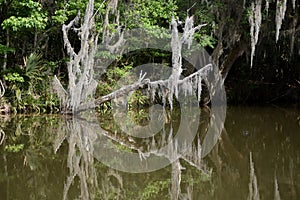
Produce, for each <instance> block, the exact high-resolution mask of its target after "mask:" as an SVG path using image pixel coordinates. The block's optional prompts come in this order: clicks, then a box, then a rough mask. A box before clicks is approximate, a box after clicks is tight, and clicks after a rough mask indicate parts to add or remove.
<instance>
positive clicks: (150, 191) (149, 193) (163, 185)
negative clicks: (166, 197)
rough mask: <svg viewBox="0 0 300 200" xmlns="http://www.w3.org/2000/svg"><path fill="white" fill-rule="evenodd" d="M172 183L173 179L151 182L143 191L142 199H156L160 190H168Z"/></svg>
mask: <svg viewBox="0 0 300 200" xmlns="http://www.w3.org/2000/svg"><path fill="white" fill-rule="evenodd" d="M170 185H171V180H170V179H166V180H160V181H155V182H150V183H149V184H148V185H147V187H146V188H145V189H144V191H143V193H142V195H141V196H142V199H143V200H147V199H154V198H155V197H156V196H157V195H158V194H159V193H160V192H162V191H163V190H166V189H168V188H169V186H170Z"/></svg>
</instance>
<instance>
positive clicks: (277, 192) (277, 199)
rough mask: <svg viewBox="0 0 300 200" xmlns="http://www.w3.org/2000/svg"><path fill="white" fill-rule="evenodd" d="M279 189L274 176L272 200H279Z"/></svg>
mask: <svg viewBox="0 0 300 200" xmlns="http://www.w3.org/2000/svg"><path fill="white" fill-rule="evenodd" d="M280 199H281V198H280V194H279V187H278V182H277V176H276V174H275V176H274V200H280Z"/></svg>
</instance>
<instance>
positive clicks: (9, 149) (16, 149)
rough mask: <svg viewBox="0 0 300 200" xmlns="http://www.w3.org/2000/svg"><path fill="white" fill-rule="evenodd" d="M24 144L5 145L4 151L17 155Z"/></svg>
mask: <svg viewBox="0 0 300 200" xmlns="http://www.w3.org/2000/svg"><path fill="white" fill-rule="evenodd" d="M23 148H24V144H12V145H6V146H5V151H7V152H12V153H18V152H20V151H21V150H23Z"/></svg>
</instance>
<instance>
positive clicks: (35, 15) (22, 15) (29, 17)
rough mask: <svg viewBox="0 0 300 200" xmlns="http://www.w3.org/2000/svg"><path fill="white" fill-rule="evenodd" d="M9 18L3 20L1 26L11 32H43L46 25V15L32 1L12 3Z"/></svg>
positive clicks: (36, 3) (40, 6) (38, 5)
mask: <svg viewBox="0 0 300 200" xmlns="http://www.w3.org/2000/svg"><path fill="white" fill-rule="evenodd" d="M13 4H14V5H13V8H12V11H13V12H12V13H11V16H10V17H9V18H7V19H5V20H4V21H3V22H2V24H1V26H2V27H3V28H4V29H11V30H13V31H20V30H28V29H34V30H43V29H45V28H46V25H47V21H48V18H47V13H45V12H44V11H43V10H42V5H41V4H40V3H39V2H35V1H33V0H29V1H24V0H23V1H13Z"/></svg>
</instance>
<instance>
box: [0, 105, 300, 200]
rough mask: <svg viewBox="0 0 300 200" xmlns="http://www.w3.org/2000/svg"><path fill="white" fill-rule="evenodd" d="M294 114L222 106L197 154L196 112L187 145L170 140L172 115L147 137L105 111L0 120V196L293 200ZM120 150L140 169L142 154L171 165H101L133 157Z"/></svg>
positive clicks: (297, 137)
mask: <svg viewBox="0 0 300 200" xmlns="http://www.w3.org/2000/svg"><path fill="white" fill-rule="evenodd" d="M173 115H174V117H176V115H177V114H176V112H174V113H173ZM299 115H300V111H299V110H295V109H280V108H271V107H268V108H259V107H235V108H229V109H228V111H227V118H226V122H225V128H224V130H223V132H222V134H221V136H220V138H219V140H218V143H217V145H216V146H215V147H214V148H213V149H212V151H211V152H210V153H209V154H208V156H206V157H205V158H204V159H201V149H202V148H201V144H200V143H201V142H200V141H203V139H204V137H205V133H206V131H207V129H208V123H209V121H210V116H209V113H208V112H205V111H204V110H203V111H202V113H201V120H200V123H199V133H198V135H197V136H196V137H195V139H194V141H193V143H192V144H190V145H187V144H185V143H184V142H178V141H176V140H171V139H172V138H174V134H173V132H176V130H177V129H178V128H179V127H176V124H178V123H179V122H180V120H181V119H179V117H178V118H177V119H176V118H174V117H173V116H172V119H174V120H172V122H168V123H167V124H169V125H167V126H166V127H165V129H164V130H162V131H161V133H160V134H158V135H156V136H155V137H152V138H151V139H149V138H148V139H145V138H135V137H131V136H128V135H126V134H123V133H121V132H119V129H118V127H117V126H116V125H115V124H114V123H113V122H112V119H111V118H109V116H108V118H107V119H103V117H101V122H99V118H95V117H91V116H85V117H81V118H80V117H76V118H71V117H68V118H65V117H62V116H49V115H48V116H15V117H11V118H2V119H1V123H0V144H1V145H0V151H1V158H0V198H1V199H78V198H79V199H298V198H299V196H300V157H299V153H300V131H299V130H300V124H299V121H297V117H299ZM178 116H179V115H178ZM189 121H191V120H189ZM170 124H173V125H172V126H171V125H170ZM187 126H189V125H188V123H187ZM171 127H172V128H171ZM188 130H189V128H188V127H187V128H186V134H187V135H188V134H189V131H188ZM187 137H188V136H187ZM166 144H171V145H167V148H166V149H164V150H160V149H162V148H161V147H163V146H166ZM103 147H105V148H103ZM112 150H113V152H114V154H111V151H112ZM124 152H127V153H134V154H136V155H137V160H140V163H138V165H139V164H140V165H141V166H142V167H145V166H147V161H146V160H147V158H149V155H150V154H152V155H154V156H158V157H163V158H164V160H165V161H166V162H172V164H169V165H166V166H165V167H163V168H161V169H158V170H155V171H153V172H150V171H149V172H144V173H126V172H122V171H118V170H116V169H113V168H111V167H108V166H116V165H113V164H114V163H116V162H117V163H121V164H120V166H121V167H124V166H127V165H129V164H128V163H130V162H131V164H132V163H133V162H137V161H136V160H129V162H128V160H123V161H122V160H121V159H120V158H119V157H118V155H123V154H122V153H124ZM149 152H150V153H149ZM112 155H113V156H112ZM104 158H107V159H106V160H103V159H104ZM109 158H110V159H109ZM100 161H101V162H100ZM103 163H104V164H103ZM107 165H108V166H107ZM132 167H136V166H132ZM138 167H139V166H138ZM133 169H134V168H133Z"/></svg>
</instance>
